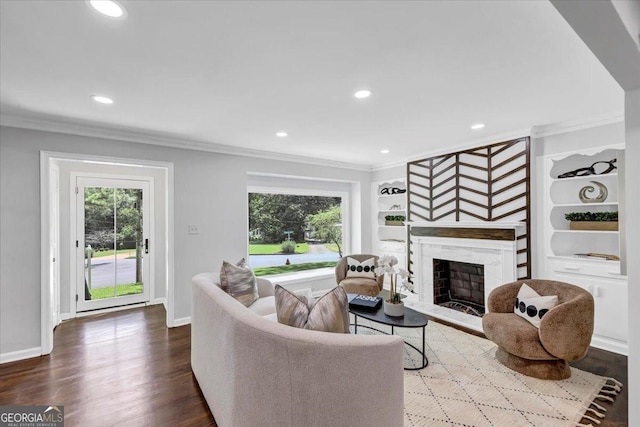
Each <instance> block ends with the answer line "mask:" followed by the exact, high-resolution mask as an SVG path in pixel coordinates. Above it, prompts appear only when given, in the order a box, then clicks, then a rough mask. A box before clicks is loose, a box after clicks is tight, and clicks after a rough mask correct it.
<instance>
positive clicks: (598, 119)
mask: <svg viewBox="0 0 640 427" xmlns="http://www.w3.org/2000/svg"><path fill="white" fill-rule="evenodd" d="M614 123H624V111H616V112H613V113H609V114H602V115H600V116H594V117H589V118H586V119H585V118H581V119H576V120H568V121H566V122H560V123H551V124H548V125H540V126H532V128H531V137H532V138H544V137H546V136H551V135H558V134H561V133H568V132H577V131H580V130H584V129H590V128H595V127H598V126H605V125H610V124H614Z"/></svg>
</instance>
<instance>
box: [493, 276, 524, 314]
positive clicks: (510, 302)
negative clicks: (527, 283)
mask: <svg viewBox="0 0 640 427" xmlns="http://www.w3.org/2000/svg"><path fill="white" fill-rule="evenodd" d="M522 283H524V281H522V280H519V281H517V282H512V283H507V284H506V285H502V286H499V287H497V288H495V289H494V290H492V291H491V293H490V294H489V297H488V298H487V311H488V312H489V313H513V307H514V304H515V302H516V297H517V296H518V291H519V290H520V286H522Z"/></svg>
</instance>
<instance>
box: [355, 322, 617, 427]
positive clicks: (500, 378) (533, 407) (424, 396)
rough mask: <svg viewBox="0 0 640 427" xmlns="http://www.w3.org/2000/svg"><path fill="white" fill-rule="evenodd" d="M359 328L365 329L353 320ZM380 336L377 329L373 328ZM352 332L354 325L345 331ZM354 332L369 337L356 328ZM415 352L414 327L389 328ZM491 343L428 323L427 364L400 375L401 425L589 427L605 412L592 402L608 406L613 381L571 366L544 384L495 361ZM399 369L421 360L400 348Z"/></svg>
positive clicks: (418, 344) (614, 389)
mask: <svg viewBox="0 0 640 427" xmlns="http://www.w3.org/2000/svg"><path fill="white" fill-rule="evenodd" d="M358 324H359V325H361V324H362V325H366V324H367V323H366V321H365V320H364V319H358ZM372 326H373V327H376V328H378V329H382V330H386V329H385V327H384V326H382V325H379V324H375V325H372ZM352 328H353V327H352ZM358 333H374V332H372V331H369V330H367V329H365V328H362V329H360V328H358ZM396 333H397V334H400V335H402V336H403V337H404V339H405V340H407V341H409V342H410V343H412V344H413V345H415V346H416V347H418V348H421V345H422V330H421V329H400V328H397V329H396ZM495 349H496V345H495V344H493V342H491V341H489V340H486V339H483V338H480V337H476V336H474V335H471V334H467V333H465V332H462V331H459V330H457V329H454V328H451V327H448V326H444V325H441V324H439V323H436V322H429V325H428V326H427V328H426V351H425V353H426V355H427V358H428V359H429V366H427V367H426V368H424V369H421V370H418V371H405V380H404V389H405V396H404V405H405V411H404V412H405V421H404V425H405V426H429V427H437V426H478V427H480V426H492V427H507V426H508V427H512V426H531V427H539V426H554V427H555V426H589V425H595V424H599V418H603V417H604V411H605V409H604V408H602V407H601V406H600V405H598V404H597V403H595V402H594V400H596V399H603V400H609V401H611V400H612V397H611V396H615V395H616V394H617V392H618V391H619V390H620V386H621V385H622V384H620V383H619V382H617V381H615V380H613V379H610V378H604V377H600V376H598V375H594V374H590V373H588V372H584V371H581V370H578V369H575V368H571V372H572V375H571V377H570V378H569V379H567V380H563V381H546V380H539V379H536V378H531V377H527V376H525V375H521V374H519V373H517V372H514V371H512V370H510V369H508V368H506V367H504V366H503V365H502V364H500V363H499V362H498V361H497V360H495V357H494V353H495ZM405 351H406V354H405V366H406V367H410V366H414V367H415V366H419V362H420V356H419V355H418V354H417V352H415V351H414V350H413V349H411V347H409V346H405Z"/></svg>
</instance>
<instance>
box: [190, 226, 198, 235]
mask: <svg viewBox="0 0 640 427" xmlns="http://www.w3.org/2000/svg"><path fill="white" fill-rule="evenodd" d="M189 234H200V226H199V225H190V226H189Z"/></svg>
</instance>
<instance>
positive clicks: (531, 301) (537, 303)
mask: <svg viewBox="0 0 640 427" xmlns="http://www.w3.org/2000/svg"><path fill="white" fill-rule="evenodd" d="M556 305H558V296H557V295H548V296H541V295H540V294H538V293H537V292H536V291H534V290H533V289H531V287H529V286H528V285H527V284H526V283H523V284H522V286H521V287H520V290H519V291H518V296H517V297H516V300H515V303H514V307H513V312H514V313H515V314H517V315H518V316H520V317H522V318H523V319H525V320H527V321H528V322H530V323H531V324H532V325H533V326H535V327H536V328H539V327H540V322H541V321H542V318H543V317H544V315H545V314H547V312H548V311H549V310H550V309H552V308H553V307H555V306H556Z"/></svg>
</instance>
